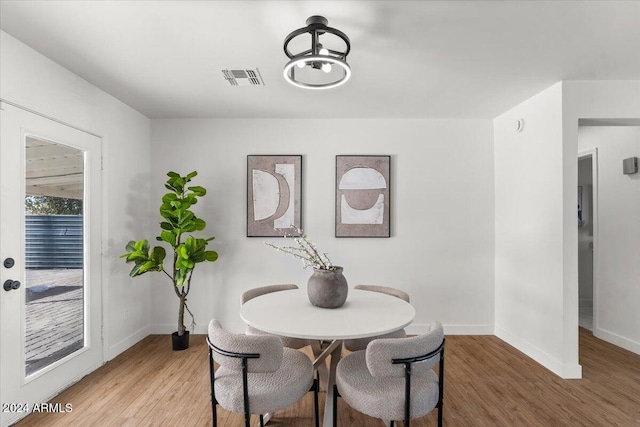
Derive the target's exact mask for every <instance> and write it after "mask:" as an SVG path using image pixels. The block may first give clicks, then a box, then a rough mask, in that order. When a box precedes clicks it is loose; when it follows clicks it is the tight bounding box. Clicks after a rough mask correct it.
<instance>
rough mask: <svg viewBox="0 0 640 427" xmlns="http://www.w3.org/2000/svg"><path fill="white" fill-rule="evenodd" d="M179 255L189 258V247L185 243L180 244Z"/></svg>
mask: <svg viewBox="0 0 640 427" xmlns="http://www.w3.org/2000/svg"><path fill="white" fill-rule="evenodd" d="M177 252H178V255H180V257H182V258H184V259H187V258H189V253H188V252H187V248H186V247H185V246H184V245H180V246H178V250H177Z"/></svg>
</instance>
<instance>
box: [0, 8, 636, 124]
mask: <svg viewBox="0 0 640 427" xmlns="http://www.w3.org/2000/svg"><path fill="white" fill-rule="evenodd" d="M316 14H320V15H324V16H326V17H327V18H328V19H329V25H330V26H332V27H335V28H338V29H339V30H341V31H343V32H345V33H346V34H347V35H348V36H349V37H350V38H351V43H352V51H351V54H350V55H349V57H348V61H349V63H350V64H351V67H352V70H353V76H352V79H351V80H350V81H349V82H348V83H347V84H346V85H344V86H341V87H339V88H336V89H331V90H326V91H309V90H304V89H299V88H295V87H293V86H291V85H289V84H288V83H286V82H285V81H284V79H283V78H282V68H283V66H284V64H285V63H286V62H287V58H286V56H285V55H284V52H283V49H282V43H283V40H284V38H285V36H286V35H287V34H288V33H289V32H291V31H293V30H294V29H296V28H300V27H303V26H304V25H305V20H306V18H307V17H309V16H311V15H316ZM0 17H1V20H0V25H1V28H2V29H3V30H4V31H6V32H7V33H9V34H11V35H12V36H14V37H16V38H17V39H19V40H21V41H22V42H24V43H25V44H27V45H29V46H31V47H32V48H34V49H36V50H37V51H39V52H41V53H42V54H44V55H46V56H47V57H49V58H51V59H52V60H54V61H56V62H57V63H59V64H61V65H63V66H64V67H66V68H68V69H69V70H71V71H72V72H74V73H76V74H78V75H79V76H81V77H82V78H84V79H86V80H88V81H89V82H91V83H92V84H94V85H95V86H97V87H99V88H101V89H103V90H104V91H106V92H108V93H110V94H111V95H113V96H115V97H116V98H119V99H120V100H122V101H123V102H125V103H126V104H128V105H130V106H131V107H133V108H135V109H136V110H138V111H140V112H142V113H143V114H145V115H146V116H148V117H150V118H168V117H170V118H180V117H264V118H274V117H285V118H294V117H295V118H333V117H349V118H360V117H362V118H367V117H388V118H406V117H409V118H413V117H415V118H423V117H429V118H463V117H464V118H467V117H471V118H492V117H495V116H497V115H499V114H500V113H502V112H504V111H506V110H508V109H509V108H511V107H512V106H514V105H516V104H517V103H519V102H521V101H523V100H524V99H527V98H529V97H530V96H532V95H534V94H536V93H538V92H540V91H541V90H543V89H545V88H547V87H549V86H551V85H552V84H553V83H555V82H557V81H560V80H636V79H640V2H634V1H626V2H616V1H602V2H597V1H528V2H523V1H492V2H489V1H468V2H462V1H55V0H54V1H5V0H2V1H1V2H0ZM238 66H241V67H258V68H259V69H260V72H261V74H262V76H263V78H264V80H265V83H266V86H265V87H232V86H230V85H229V83H228V82H226V81H225V80H224V79H223V78H222V73H221V70H222V69H224V68H229V67H238Z"/></svg>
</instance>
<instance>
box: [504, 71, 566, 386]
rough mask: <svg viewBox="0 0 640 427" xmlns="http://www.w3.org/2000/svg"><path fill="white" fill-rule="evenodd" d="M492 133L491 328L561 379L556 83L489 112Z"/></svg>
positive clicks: (559, 166) (559, 134) (560, 164)
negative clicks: (494, 112) (503, 109)
mask: <svg viewBox="0 0 640 427" xmlns="http://www.w3.org/2000/svg"><path fill="white" fill-rule="evenodd" d="M520 118H524V121H525V125H524V130H523V131H522V132H517V131H516V127H515V123H516V121H517V120H518V119H520ZM494 134H495V233H496V241H495V245H496V251H495V274H496V285H495V295H496V301H495V305H496V312H495V333H496V335H497V336H498V337H500V338H502V339H503V340H505V341H506V342H508V343H509V344H511V345H513V346H514V347H516V348H518V349H520V350H521V351H523V352H524V353H526V354H528V355H529V356H531V357H533V358H534V359H536V360H537V361H539V362H540V363H542V364H543V365H544V366H546V367H548V368H549V369H551V370H552V371H554V372H556V373H558V374H559V375H562V376H565V375H566V372H564V369H563V364H564V362H563V354H562V348H563V346H562V343H563V332H562V328H559V327H558V325H561V324H562V319H563V304H562V302H563V253H562V249H563V241H562V239H563V236H562V234H563V211H562V197H563V194H562V167H563V162H562V156H563V154H562V85H561V84H556V85H554V86H552V87H551V88H549V89H547V90H545V91H544V92H541V93H540V94H538V95H536V96H534V97H533V98H531V99H529V100H527V101H526V102H524V103H522V104H520V105H518V106H517V107H515V108H514V109H512V110H510V111H508V112H506V113H504V114H503V115H501V116H499V117H497V118H496V119H495V120H494ZM574 161H575V160H574ZM574 210H575V209H574ZM574 226H575V222H574ZM576 304H577V301H576ZM576 331H577V325H576ZM576 362H577V361H576Z"/></svg>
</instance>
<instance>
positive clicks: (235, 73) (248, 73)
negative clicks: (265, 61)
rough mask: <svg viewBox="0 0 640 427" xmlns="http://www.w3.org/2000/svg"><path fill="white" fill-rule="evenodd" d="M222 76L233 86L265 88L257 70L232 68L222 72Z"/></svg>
mask: <svg viewBox="0 0 640 427" xmlns="http://www.w3.org/2000/svg"><path fill="white" fill-rule="evenodd" d="M222 75H223V76H224V79H225V80H226V81H228V82H229V84H230V85H231V86H264V80H262V76H261V75H260V70H258V69H257V68H231V69H227V70H222Z"/></svg>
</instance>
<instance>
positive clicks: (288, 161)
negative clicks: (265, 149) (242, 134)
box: [247, 155, 302, 237]
mask: <svg viewBox="0 0 640 427" xmlns="http://www.w3.org/2000/svg"><path fill="white" fill-rule="evenodd" d="M301 196H302V156H300V155H295V156H261V155H260V156H258V155H249V156H247V237H283V236H285V235H288V236H297V235H298V233H297V232H296V229H295V228H293V227H291V226H292V225H295V226H296V227H298V228H302V223H301V218H302V215H301V212H300V210H301V206H302V203H301Z"/></svg>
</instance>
